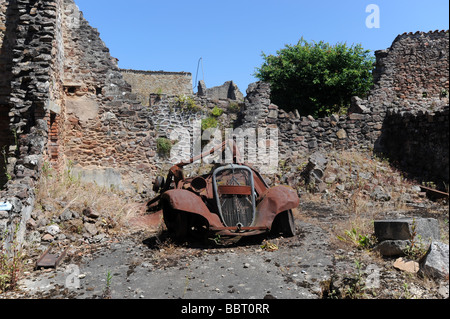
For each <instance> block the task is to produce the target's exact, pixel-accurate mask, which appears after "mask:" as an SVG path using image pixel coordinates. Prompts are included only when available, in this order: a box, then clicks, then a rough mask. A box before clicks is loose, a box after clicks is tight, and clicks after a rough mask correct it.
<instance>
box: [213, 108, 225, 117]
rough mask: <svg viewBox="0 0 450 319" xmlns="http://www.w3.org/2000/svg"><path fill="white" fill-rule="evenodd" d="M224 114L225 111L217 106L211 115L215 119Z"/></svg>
mask: <svg viewBox="0 0 450 319" xmlns="http://www.w3.org/2000/svg"><path fill="white" fill-rule="evenodd" d="M222 114H223V110H222V109H219V108H218V107H217V106H214V108H213V110H212V111H211V115H212V116H215V117H219V116H221V115H222Z"/></svg>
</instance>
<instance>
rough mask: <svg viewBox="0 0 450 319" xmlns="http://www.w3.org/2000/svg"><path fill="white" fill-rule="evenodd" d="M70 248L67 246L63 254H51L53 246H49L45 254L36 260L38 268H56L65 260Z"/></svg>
mask: <svg viewBox="0 0 450 319" xmlns="http://www.w3.org/2000/svg"><path fill="white" fill-rule="evenodd" d="M68 249H69V248H66V249H65V250H64V251H63V252H62V253H61V254H59V255H58V254H51V253H50V251H51V247H50V248H48V249H47V250H46V251H45V252H44V254H43V255H42V256H41V257H40V258H39V259H38V260H37V262H36V269H40V268H56V267H57V266H58V265H59V263H60V262H61V261H62V260H63V258H64V257H65V256H66V253H67V250H68Z"/></svg>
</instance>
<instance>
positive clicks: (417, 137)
mask: <svg viewBox="0 0 450 319" xmlns="http://www.w3.org/2000/svg"><path fill="white" fill-rule="evenodd" d="M448 41H449V34H448V31H434V32H416V33H405V34H402V35H399V36H398V37H397V38H396V39H395V40H394V42H393V43H392V45H391V47H390V48H388V49H386V50H381V51H377V52H376V61H377V62H376V70H375V72H374V79H375V84H374V87H373V89H372V90H371V92H370V93H369V94H368V96H367V97H366V98H365V99H359V98H356V97H355V98H354V99H353V102H352V105H351V107H350V111H349V113H348V114H345V115H331V116H329V117H327V118H320V119H315V118H313V117H311V116H307V117H303V116H299V114H298V113H296V112H290V113H287V112H285V111H284V110H282V109H281V108H280V107H279V106H277V105H274V104H272V103H271V101H270V86H269V85H268V84H266V83H262V82H257V83H253V84H251V85H250V86H249V88H248V89H247V96H246V97H245V98H244V100H243V101H242V100H241V99H240V98H238V99H236V100H235V99H234V98H235V97H234V96H229V95H227V96H226V99H224V98H214V96H208V95H206V96H197V95H193V94H192V92H191V90H192V87H191V85H192V83H191V77H190V74H188V73H182V72H181V73H177V74H170V72H167V73H166V74H163V75H161V74H160V75H161V77H160V80H155V81H154V82H157V81H160V83H162V82H163V80H162V79H163V78H165V79H168V78H170V76H171V75H174V76H175V78H173V79H170V80H168V83H166V84H165V85H166V87H169V86H172V88H171V89H170V90H173V91H169V90H167V92H164V89H161V90H159V86H158V87H154V88H151V87H150V86H148V87H145V89H146V90H151V91H155V90H156V92H150V91H148V92H147V91H145V92H140V91H139V88H137V87H136V84H134V82H133V81H132V80H131V79H129V80H128V81H129V82H131V83H129V82H128V81H127V74H128V75H130V74H133V75H134V76H139V75H140V74H141V73H140V72H139V71H124V70H121V69H119V67H118V62H117V59H115V58H114V57H112V56H111V55H110V53H109V49H108V48H107V46H106V45H105V43H104V42H103V41H102V40H101V37H100V34H99V32H98V31H97V30H96V29H95V28H93V27H92V26H90V25H89V23H88V21H86V19H84V17H83V13H82V12H81V11H80V10H79V9H78V7H77V6H76V4H75V2H74V1H73V0H0V151H1V153H0V175H1V177H0V201H7V202H9V203H11V204H12V209H11V210H10V211H7V212H1V214H0V232H1V233H3V231H4V230H10V231H11V232H12V230H14V229H15V226H16V225H19V234H18V235H19V239H20V238H23V236H24V233H25V230H26V227H25V222H26V220H28V219H29V216H30V214H31V212H32V210H33V206H34V200H35V199H34V192H33V189H34V187H35V186H36V183H37V181H38V179H39V176H40V172H41V170H42V167H43V165H44V164H45V165H50V166H52V167H54V168H55V169H57V170H64V169H66V168H67V167H68V166H69V165H70V166H71V171H73V172H75V173H76V174H79V176H80V177H81V178H82V180H85V181H95V182H97V183H98V184H101V185H104V186H114V187H118V188H120V189H123V190H124V191H127V192H131V193H132V192H134V193H137V194H140V195H142V196H143V197H145V198H148V197H150V196H151V195H152V193H151V188H152V182H153V179H154V177H155V176H156V175H157V174H160V173H164V172H162V171H163V167H165V166H166V164H169V163H168V160H167V158H165V157H164V156H163V155H162V154H159V153H158V149H157V141H158V138H168V137H170V133H171V132H172V131H173V130H176V129H179V128H180V127H184V128H186V129H188V130H191V128H192V123H193V122H196V123H198V122H199V121H200V122H201V120H204V119H212V120H211V121H212V122H214V120H215V121H217V127H218V128H219V129H225V128H278V130H279V142H278V146H279V158H280V159H281V160H285V159H290V160H291V162H293V163H297V162H300V161H303V160H304V158H305V155H306V154H310V153H312V152H315V151H317V150H321V149H331V148H334V149H343V148H365V149H372V150H374V151H376V152H381V153H383V154H386V156H388V157H389V158H392V160H393V161H394V162H396V163H398V165H399V166H401V167H402V168H403V169H404V170H405V171H406V172H408V173H411V174H412V175H414V176H422V177H425V178H429V179H430V180H435V181H436V183H439V182H444V183H446V184H447V185H448V180H449V178H448V177H449V172H448V146H449V145H448V140H449V136H448V131H449V130H448V128H449V121H448V92H449V80H448V72H449V64H448V44H449V42H448ZM163 73H164V72H163ZM141 75H144V76H145V75H150V73H146V72H144V73H142V74H141ZM164 81H165V80H164ZM150 82H152V81H151V80H149V83H150ZM160 86H162V84H161V85H160ZM151 93H153V95H152V99H153V101H152V103H148V104H146V102H148V101H149V100H148V98H147V97H148V95H149V94H150V95H151ZM155 94H156V96H155ZM182 96H183V100H181V97H182ZM236 98H237V97H236ZM146 99H147V100H146ZM217 109H221V110H222V114H220V115H219V114H217ZM213 110H216V112H213ZM214 114H215V115H214ZM189 132H190V134H192V131H189ZM173 142H176V141H173ZM296 161H297V162H296ZM11 232H10V233H11Z"/></svg>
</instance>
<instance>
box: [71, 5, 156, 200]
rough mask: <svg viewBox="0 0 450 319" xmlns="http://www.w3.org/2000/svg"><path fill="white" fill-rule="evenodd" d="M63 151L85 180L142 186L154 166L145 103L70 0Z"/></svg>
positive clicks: (125, 186) (132, 187)
mask: <svg viewBox="0 0 450 319" xmlns="http://www.w3.org/2000/svg"><path fill="white" fill-rule="evenodd" d="M64 3H65V10H64V28H63V30H64V51H65V63H64V87H65V92H66V120H65V123H64V134H65V136H64V143H63V144H64V147H65V151H64V156H65V158H66V162H67V163H71V164H72V165H73V169H72V171H73V172H74V173H75V174H76V175H77V176H78V174H79V175H80V176H81V178H82V180H84V181H88V182H89V181H91V182H96V183H97V184H99V185H102V186H108V187H109V186H114V187H116V188H123V189H128V190H135V191H138V192H141V191H143V190H145V189H151V186H152V185H151V183H152V181H153V176H154V174H155V171H156V167H155V159H154V154H155V153H154V152H152V151H151V150H152V149H156V144H155V141H154V138H153V136H154V132H153V127H152V123H151V120H150V116H149V111H148V109H147V108H145V107H143V106H142V105H141V104H140V102H139V100H138V99H137V98H136V95H135V94H133V93H132V92H131V87H130V85H129V84H128V83H127V82H126V81H125V80H124V79H123V76H122V74H121V72H120V70H119V68H118V65H117V59H115V58H114V57H112V56H111V55H110V53H109V49H108V48H107V47H106V45H105V43H104V42H103V41H102V40H101V38H100V35H99V32H98V31H97V30H96V29H95V28H93V27H91V26H90V25H89V23H88V21H86V19H84V17H83V14H82V12H80V11H79V9H78V7H77V6H76V4H75V3H74V2H73V1H72V0H64Z"/></svg>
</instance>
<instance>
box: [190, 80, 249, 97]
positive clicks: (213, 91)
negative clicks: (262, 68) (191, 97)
mask: <svg viewBox="0 0 450 319" xmlns="http://www.w3.org/2000/svg"><path fill="white" fill-rule="evenodd" d="M197 88H198V92H197V96H206V97H208V98H210V99H213V100H226V99H230V100H238V101H243V100H244V95H243V94H242V93H241V91H240V90H239V88H238V86H237V85H236V84H235V83H234V82H233V81H226V82H225V83H224V84H222V85H219V86H214V87H212V88H207V87H206V84H205V82H204V81H203V80H201V81H199V82H198V86H197Z"/></svg>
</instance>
